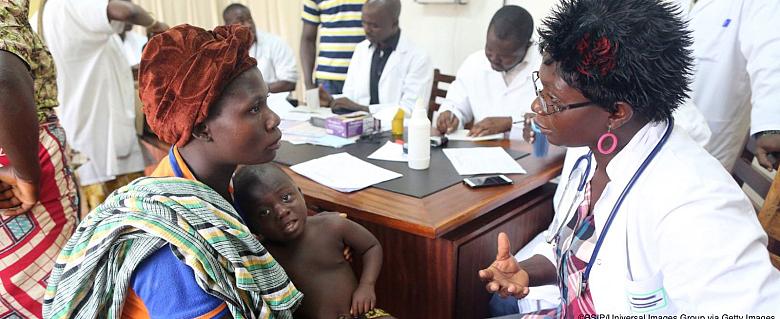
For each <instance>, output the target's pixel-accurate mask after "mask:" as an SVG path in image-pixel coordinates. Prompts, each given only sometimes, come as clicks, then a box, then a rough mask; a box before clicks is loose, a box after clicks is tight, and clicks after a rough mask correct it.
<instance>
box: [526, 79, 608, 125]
mask: <svg viewBox="0 0 780 319" xmlns="http://www.w3.org/2000/svg"><path fill="white" fill-rule="evenodd" d="M531 81H532V82H533V83H534V91H535V92H536V98H537V99H538V100H539V105H540V106H541V108H540V111H539V112H537V111H534V112H536V113H538V114H539V115H551V114H555V113H558V112H563V111H566V110H569V109H576V108H578V107H583V106H588V105H591V104H596V103H593V102H591V101H587V102H580V103H572V104H564V105H560V104H556V103H554V102H553V103H549V104H548V103H547V101H545V100H544V97H542V89H544V87H542V83H541V82H540V81H539V71H534V72H532V73H531ZM537 83H538V84H537Z"/></svg>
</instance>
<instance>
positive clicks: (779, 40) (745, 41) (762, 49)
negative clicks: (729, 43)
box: [724, 0, 780, 135]
mask: <svg viewBox="0 0 780 319" xmlns="http://www.w3.org/2000/svg"><path fill="white" fill-rule="evenodd" d="M743 6H744V8H743V11H742V16H741V17H740V20H741V21H740V23H741V25H740V26H739V46H740V50H741V51H742V54H743V55H744V56H745V59H747V72H748V74H749V75H750V89H751V102H752V105H753V108H752V111H751V125H750V134H751V135H753V134H756V133H758V132H761V131H767V130H780V32H777V30H778V29H780V1H777V0H752V1H744V4H743ZM724 80H726V79H724Z"/></svg>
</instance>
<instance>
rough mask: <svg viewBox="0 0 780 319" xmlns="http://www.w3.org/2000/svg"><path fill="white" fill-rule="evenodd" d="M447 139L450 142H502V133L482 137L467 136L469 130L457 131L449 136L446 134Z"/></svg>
mask: <svg viewBox="0 0 780 319" xmlns="http://www.w3.org/2000/svg"><path fill="white" fill-rule="evenodd" d="M447 138H448V139H449V140H450V141H470V142H477V141H490V140H503V139H504V133H498V134H490V135H484V136H469V130H457V131H454V132H452V133H450V134H447Z"/></svg>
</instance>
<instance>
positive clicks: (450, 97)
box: [439, 60, 474, 128]
mask: <svg viewBox="0 0 780 319" xmlns="http://www.w3.org/2000/svg"><path fill="white" fill-rule="evenodd" d="M466 61H468V60H466ZM465 64H466V62H464V65H461V67H460V69H458V73H457V74H456V75H455V81H452V83H451V84H450V86H449V88H447V97H446V98H445V99H444V101H443V102H442V103H441V107H440V108H439V114H441V113H442V112H445V111H450V112H452V114H455V116H456V117H457V118H458V121H459V123H458V128H463V126H464V125H465V124H466V123H470V122H471V121H473V120H474V113H473V112H472V111H471V103H470V102H469V94H468V92H469V90H468V87H467V84H466V83H465V82H466V80H467V79H468V78H469V76H470V75H469V74H468V71H467V66H466V65H465ZM471 76H473V75H471Z"/></svg>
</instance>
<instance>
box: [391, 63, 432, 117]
mask: <svg viewBox="0 0 780 319" xmlns="http://www.w3.org/2000/svg"><path fill="white" fill-rule="evenodd" d="M411 54H413V55H414V58H413V59H411V61H410V63H411V65H409V72H407V73H406V75H405V76H404V79H403V84H402V86H401V101H399V103H398V104H399V105H400V106H401V107H402V108H404V112H408V113H407V114H412V110H413V109H414V105H415V103H416V102H417V99H418V98H422V99H423V100H425V106H426V110H427V106H428V101H429V100H430V97H431V85H433V64H432V63H431V58H430V57H428V54H426V53H425V52H423V51H422V50H419V49H417V50H414V52H413V53H411Z"/></svg>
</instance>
